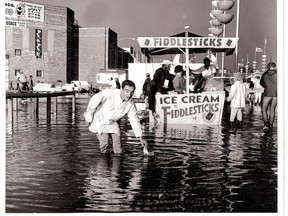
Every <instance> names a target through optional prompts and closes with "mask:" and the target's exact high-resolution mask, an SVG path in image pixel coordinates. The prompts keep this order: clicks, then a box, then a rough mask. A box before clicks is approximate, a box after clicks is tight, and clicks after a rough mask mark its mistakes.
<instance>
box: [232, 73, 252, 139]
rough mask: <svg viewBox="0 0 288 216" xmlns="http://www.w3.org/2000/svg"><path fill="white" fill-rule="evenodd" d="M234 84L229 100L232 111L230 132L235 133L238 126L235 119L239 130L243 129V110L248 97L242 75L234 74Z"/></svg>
mask: <svg viewBox="0 0 288 216" xmlns="http://www.w3.org/2000/svg"><path fill="white" fill-rule="evenodd" d="M234 81H235V82H234V84H233V85H232V86H231V90H230V92H229V96H228V98H227V101H228V102H231V103H230V107H231V111H230V130H231V131H233V132H234V133H235V132H236V130H237V128H238V127H237V125H236V124H235V122H234V121H235V118H237V120H238V122H239V128H240V129H241V130H242V129H243V121H242V119H243V113H242V109H243V108H245V106H246V97H247V91H246V86H245V84H244V83H243V77H242V75H241V73H239V72H238V73H235V74H234Z"/></svg>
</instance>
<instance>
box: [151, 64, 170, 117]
mask: <svg viewBox="0 0 288 216" xmlns="http://www.w3.org/2000/svg"><path fill="white" fill-rule="evenodd" d="M160 64H161V67H160V68H158V69H157V70H156V71H155V73H154V75H153V79H152V82H151V86H150V91H149V94H148V103H149V110H151V111H152V115H153V116H154V120H155V122H157V120H156V118H157V117H158V114H157V113H156V107H155V105H156V99H155V95H156V93H157V92H159V93H160V94H167V93H168V91H172V90H174V87H173V83H172V81H173V78H174V75H172V74H170V73H169V71H170V68H171V65H172V64H173V63H172V62H171V61H168V60H163V61H162V62H161V63H160Z"/></svg>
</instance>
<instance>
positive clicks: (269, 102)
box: [260, 62, 277, 131]
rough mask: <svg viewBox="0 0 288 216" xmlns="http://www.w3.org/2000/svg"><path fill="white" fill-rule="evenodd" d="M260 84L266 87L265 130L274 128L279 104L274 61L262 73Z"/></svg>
mask: <svg viewBox="0 0 288 216" xmlns="http://www.w3.org/2000/svg"><path fill="white" fill-rule="evenodd" d="M260 85H261V86H262V87H263V88H264V92H263V100H262V118H263V121H264V128H263V130H264V131H269V130H272V128H273V123H274V119H275V110H276V106H277V69H276V64H275V63H274V62H270V63H268V65H267V70H266V71H265V72H264V73H263V74H262V76H261V79H260Z"/></svg>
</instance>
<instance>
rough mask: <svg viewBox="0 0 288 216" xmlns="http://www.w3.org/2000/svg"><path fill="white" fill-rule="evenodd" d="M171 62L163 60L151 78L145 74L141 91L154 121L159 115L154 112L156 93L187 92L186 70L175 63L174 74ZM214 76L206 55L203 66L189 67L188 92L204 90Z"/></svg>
mask: <svg viewBox="0 0 288 216" xmlns="http://www.w3.org/2000/svg"><path fill="white" fill-rule="evenodd" d="M172 64H173V63H172V62H171V61H168V60H163V62H162V63H161V67H160V68H158V69H157V70H156V71H155V73H154V75H153V79H151V78H150V74H149V73H147V74H146V80H145V81H144V84H143V87H142V91H143V94H144V96H145V105H146V108H147V109H149V110H151V111H152V115H153V117H154V121H155V122H157V118H158V117H159V115H158V114H157V113H156V107H155V105H156V100H155V96H156V94H157V93H160V94H168V92H169V91H174V92H176V93H177V94H184V93H186V92H187V86H186V82H187V78H186V71H185V70H184V69H183V66H182V65H176V66H175V67H174V73H175V75H173V74H171V73H170V69H171V65H172ZM213 74H214V76H215V70H213V67H212V65H211V60H210V59H209V58H208V57H206V58H204V60H203V66H202V67H200V68H199V69H197V70H194V71H192V70H190V69H189V78H188V82H189V85H188V86H189V90H188V91H189V93H191V92H193V93H200V92H202V91H204V90H205V86H206V84H207V82H208V80H209V79H210V78H211V77H212V76H213Z"/></svg>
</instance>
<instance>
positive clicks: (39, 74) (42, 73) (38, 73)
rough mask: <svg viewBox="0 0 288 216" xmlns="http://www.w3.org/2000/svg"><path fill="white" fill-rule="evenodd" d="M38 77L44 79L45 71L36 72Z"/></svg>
mask: <svg viewBox="0 0 288 216" xmlns="http://www.w3.org/2000/svg"><path fill="white" fill-rule="evenodd" d="M36 77H37V78H43V77H44V71H43V70H36Z"/></svg>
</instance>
